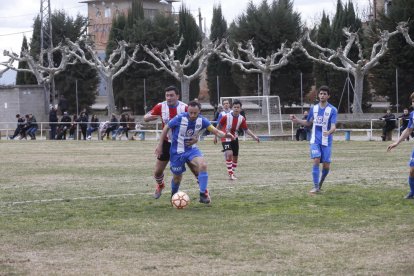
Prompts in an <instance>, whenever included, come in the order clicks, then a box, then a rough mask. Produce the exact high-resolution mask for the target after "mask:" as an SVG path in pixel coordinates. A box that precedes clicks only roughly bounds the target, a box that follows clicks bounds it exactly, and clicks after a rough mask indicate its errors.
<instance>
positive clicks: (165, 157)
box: [157, 140, 171, 161]
mask: <svg viewBox="0 0 414 276" xmlns="http://www.w3.org/2000/svg"><path fill="white" fill-rule="evenodd" d="M170 148H171V143H170V142H168V141H165V140H164V142H162V154H161V155H160V156H159V157H158V158H157V159H158V160H160V161H170Z"/></svg>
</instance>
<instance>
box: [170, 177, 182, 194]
mask: <svg viewBox="0 0 414 276" xmlns="http://www.w3.org/2000/svg"><path fill="white" fill-rule="evenodd" d="M179 188H180V183H175V182H174V180H171V194H172V195H173V194H175V193H177V192H178V189H179Z"/></svg>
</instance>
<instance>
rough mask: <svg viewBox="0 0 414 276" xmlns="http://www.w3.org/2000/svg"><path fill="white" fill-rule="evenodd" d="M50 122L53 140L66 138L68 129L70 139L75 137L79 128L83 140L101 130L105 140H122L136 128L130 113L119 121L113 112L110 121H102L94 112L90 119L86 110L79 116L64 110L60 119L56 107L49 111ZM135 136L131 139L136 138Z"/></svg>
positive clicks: (100, 133) (100, 132)
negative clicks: (71, 114) (70, 114)
mask: <svg viewBox="0 0 414 276" xmlns="http://www.w3.org/2000/svg"><path fill="white" fill-rule="evenodd" d="M49 122H50V139H51V140H66V135H67V131H68V130H69V139H74V138H75V133H77V129H79V131H80V133H81V134H82V139H83V140H91V139H92V134H93V133H94V132H99V135H98V137H99V136H100V138H101V139H102V140H103V139H104V137H105V136H106V137H107V139H111V138H112V140H116V139H119V140H121V138H122V136H123V134H125V135H126V137H127V139H129V137H128V131H129V130H135V118H134V117H133V116H131V115H130V114H127V113H124V114H121V117H120V119H119V121H118V118H117V115H116V114H112V115H111V119H110V121H105V122H100V121H99V118H98V116H97V115H96V114H93V115H92V117H91V119H90V121H89V115H88V113H87V112H86V110H84V111H82V112H81V113H80V115H79V116H77V115H73V117H72V118H71V117H70V116H69V115H68V112H66V111H65V112H63V116H62V118H61V119H60V122H59V120H58V116H57V110H56V108H54V107H53V108H52V109H51V111H50V113H49ZM134 139H135V138H134V136H132V137H131V140H134Z"/></svg>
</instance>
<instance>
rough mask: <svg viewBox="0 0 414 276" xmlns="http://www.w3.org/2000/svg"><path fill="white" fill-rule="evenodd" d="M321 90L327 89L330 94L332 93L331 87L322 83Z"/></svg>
mask: <svg viewBox="0 0 414 276" xmlns="http://www.w3.org/2000/svg"><path fill="white" fill-rule="evenodd" d="M321 91H326V92H327V93H328V95H330V94H331V90H330V89H329V87H328V86H327V85H322V86H321V87H319V92H321Z"/></svg>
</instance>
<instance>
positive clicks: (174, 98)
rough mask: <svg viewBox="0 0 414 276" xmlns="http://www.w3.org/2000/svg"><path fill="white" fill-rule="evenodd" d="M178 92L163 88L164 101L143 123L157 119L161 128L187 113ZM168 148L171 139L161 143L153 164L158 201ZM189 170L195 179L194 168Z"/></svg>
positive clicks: (167, 158) (155, 194)
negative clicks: (158, 153)
mask: <svg viewBox="0 0 414 276" xmlns="http://www.w3.org/2000/svg"><path fill="white" fill-rule="evenodd" d="M179 98H180V92H179V91H178V89H177V88H176V87H175V86H169V87H167V88H165V101H163V102H161V103H158V104H156V105H155V106H154V107H153V108H152V110H151V111H150V112H148V113H147V114H145V116H144V121H145V122H150V121H155V120H157V119H158V118H161V120H162V128H163V129H164V125H166V124H168V122H169V121H170V120H171V119H173V118H174V117H175V116H177V115H178V114H181V113H184V112H187V110H188V106H187V104H185V103H183V102H181V101H179V100H178V99H179ZM196 142H197V139H195V140H194V141H192V144H194V143H196ZM170 147H171V137H167V138H166V139H165V140H164V141H163V147H162V154H161V155H159V156H158V158H157V161H156V163H155V170H154V178H155V182H156V183H157V184H156V188H155V193H154V198H155V199H158V198H159V197H160V196H161V192H162V190H163V189H164V187H165V183H164V170H165V168H166V167H167V164H168V162H169V161H170ZM189 168H190V169H191V171H192V172H193V174H194V175H195V176H196V177H197V175H198V173H197V172H196V171H195V168H193V167H191V165H189Z"/></svg>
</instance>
